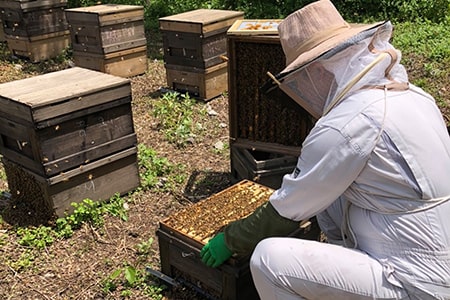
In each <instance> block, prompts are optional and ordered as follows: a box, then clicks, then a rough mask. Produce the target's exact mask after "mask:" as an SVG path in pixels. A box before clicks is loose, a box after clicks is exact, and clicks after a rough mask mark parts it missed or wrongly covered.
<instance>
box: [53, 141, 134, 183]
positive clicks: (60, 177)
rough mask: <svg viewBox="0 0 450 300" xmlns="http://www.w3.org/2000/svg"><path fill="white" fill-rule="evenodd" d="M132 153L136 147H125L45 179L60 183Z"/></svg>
mask: <svg viewBox="0 0 450 300" xmlns="http://www.w3.org/2000/svg"><path fill="white" fill-rule="evenodd" d="M134 153H137V148H136V147H133V148H129V149H125V150H123V151H120V152H118V153H114V154H113V155H110V156H108V157H105V158H102V159H99V160H97V161H95V162H92V163H89V164H87V165H83V166H81V167H79V168H77V169H72V170H69V171H67V172H64V173H62V174H59V175H57V176H54V177H51V178H48V179H46V181H48V183H49V184H52V185H53V184H57V183H60V182H64V181H67V180H69V179H70V178H72V177H75V176H77V175H80V174H84V173H86V172H90V171H93V170H94V169H96V168H99V167H102V166H105V165H107V164H109V163H111V162H113V161H116V160H120V159H122V158H125V157H128V156H130V155H132V154H134Z"/></svg>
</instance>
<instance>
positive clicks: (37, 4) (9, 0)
mask: <svg viewBox="0 0 450 300" xmlns="http://www.w3.org/2000/svg"><path fill="white" fill-rule="evenodd" d="M66 5H67V1H66V0H39V1H38V0H33V1H23V0H1V1H0V7H5V8H13V9H20V10H22V11H29V10H33V9H42V8H49V7H59V6H66Z"/></svg>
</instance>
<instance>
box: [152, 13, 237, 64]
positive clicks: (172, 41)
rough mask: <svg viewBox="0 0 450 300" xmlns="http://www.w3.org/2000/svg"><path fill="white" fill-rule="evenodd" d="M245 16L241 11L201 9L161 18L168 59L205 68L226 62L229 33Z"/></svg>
mask: <svg viewBox="0 0 450 300" xmlns="http://www.w3.org/2000/svg"><path fill="white" fill-rule="evenodd" d="M243 17H244V13H243V12H240V11H230V10H218V9H197V10H193V11H188V12H184V13H180V14H176V15H172V16H168V17H163V18H160V19H159V29H160V31H161V34H162V37H163V48H164V61H165V62H166V63H167V64H171V65H182V66H190V67H197V68H203V69H206V68H209V67H211V66H214V65H217V64H220V63H222V62H224V57H226V54H227V46H226V42H227V41H226V32H227V30H228V28H229V27H230V26H231V25H232V24H233V23H234V22H235V21H236V20H239V19H243Z"/></svg>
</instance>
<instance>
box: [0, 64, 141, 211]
mask: <svg viewBox="0 0 450 300" xmlns="http://www.w3.org/2000/svg"><path fill="white" fill-rule="evenodd" d="M0 116H1V118H0V153H1V154H2V156H3V159H5V161H7V163H8V166H10V167H9V169H8V170H7V172H6V173H7V178H8V185H9V187H10V189H12V191H14V192H12V194H13V198H14V197H16V198H18V201H25V200H27V201H32V202H33V203H35V199H41V200H40V201H38V202H42V203H47V204H48V205H47V206H48V207H51V208H52V209H54V210H55V211H56V212H57V213H58V214H62V213H63V212H64V211H66V210H70V203H71V202H77V201H78V202H79V201H82V200H83V199H84V198H91V199H93V200H98V199H103V200H105V199H108V198H109V197H111V196H113V195H114V194H115V193H125V192H128V191H129V190H131V189H133V188H135V187H137V186H138V185H139V176H138V170H137V163H136V161H137V160H136V152H137V150H136V144H137V138H136V134H135V131H134V126H133V118H132V110H131V84H130V81H129V80H128V79H124V78H120V77H116V76H112V75H109V74H104V73H101V72H97V71H92V70H88V69H83V68H79V67H75V68H71V69H66V70H62V71H57V72H52V73H47V74H44V75H39V76H35V77H30V78H26V79H21V80H16V81H12V82H7V83H3V84H0ZM17 174H18V175H17ZM27 177H28V178H31V180H28V181H27V182H21V180H22V179H25V178H27ZM17 191H18V192H17ZM35 191H40V192H39V193H34V192H35ZM22 195H23V197H26V198H25V199H22V198H21V197H22ZM30 195H34V196H37V195H39V197H37V198H36V197H32V198H31V199H30V198H29V196H30ZM38 207H40V206H38ZM42 207H45V206H44V205H42Z"/></svg>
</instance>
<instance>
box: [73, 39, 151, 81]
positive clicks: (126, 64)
mask: <svg viewBox="0 0 450 300" xmlns="http://www.w3.org/2000/svg"><path fill="white" fill-rule="evenodd" d="M73 59H74V63H75V65H76V66H78V67H82V68H88V69H91V70H96V71H100V72H104V73H107V74H111V75H116V76H121V77H131V76H135V75H140V74H144V73H145V72H146V71H147V68H148V58H147V46H140V47H136V48H131V49H126V50H123V51H116V52H111V53H108V54H98V53H88V52H79V51H74V52H73Z"/></svg>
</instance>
